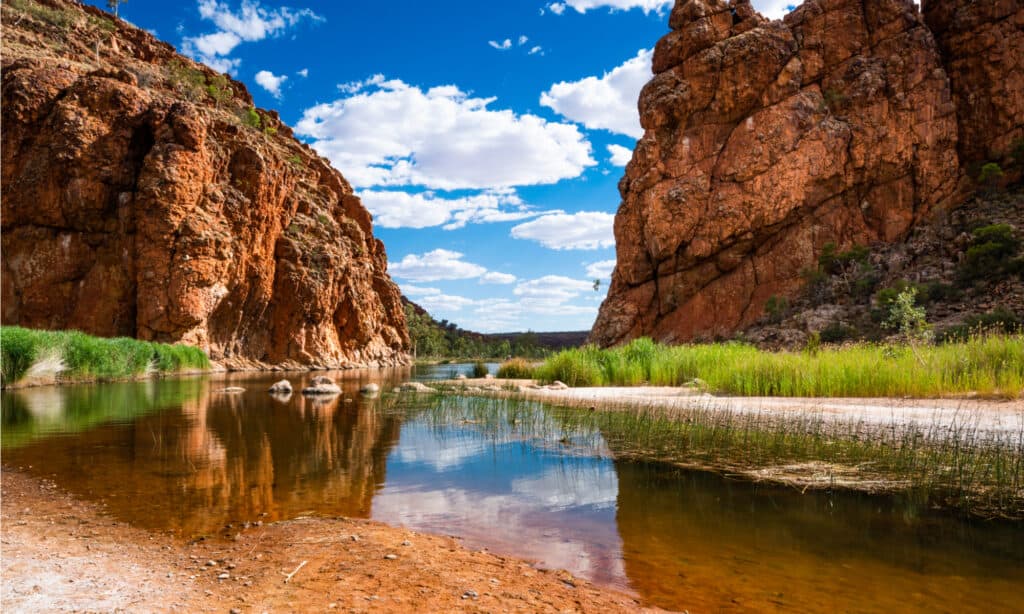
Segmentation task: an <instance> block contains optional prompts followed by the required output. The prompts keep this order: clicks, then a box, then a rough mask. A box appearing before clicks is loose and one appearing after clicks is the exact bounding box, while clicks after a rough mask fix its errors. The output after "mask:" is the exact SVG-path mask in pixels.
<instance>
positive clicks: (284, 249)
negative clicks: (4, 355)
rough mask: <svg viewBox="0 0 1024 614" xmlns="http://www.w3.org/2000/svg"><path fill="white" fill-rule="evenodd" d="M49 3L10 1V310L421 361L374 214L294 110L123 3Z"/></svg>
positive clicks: (52, 323) (50, 319) (31, 322)
mask: <svg viewBox="0 0 1024 614" xmlns="http://www.w3.org/2000/svg"><path fill="white" fill-rule="evenodd" d="M34 6H37V7H38V6H44V7H49V8H48V10H49V11H50V12H45V11H38V10H37V11H34V12H22V11H20V10H17V9H15V8H12V7H11V6H10V5H9V3H4V4H3V90H2V96H3V97H2V105H3V109H2V119H3V135H2V146H3V152H2V182H3V220H2V221H3V237H2V239H3V271H2V273H3V278H2V291H3V295H2V301H3V306H2V316H3V323H4V324H20V325H23V326H29V327H37V328H51V329H69V328H73V329H79V330H83V331H86V332H90V333H93V334H97V335H104V336H112V335H129V336H136V337H138V338H141V339H151V340H158V341H166V342H176V341H182V342H187V343H192V344H196V345H198V346H200V347H203V348H206V349H207V350H208V351H209V353H210V355H211V357H212V358H214V359H215V360H219V361H222V362H223V363H225V364H228V365H235V366H254V365H257V364H262V365H268V364H277V365H281V364H283V365H293V366H297V365H324V366H337V367H343V366H353V365H366V364H387V363H393V362H399V361H404V360H405V359H406V354H405V348H406V347H407V345H408V336H407V333H406V328H405V319H404V314H403V311H402V306H401V303H400V294H399V292H398V289H397V287H396V286H395V285H394V283H393V282H392V281H391V279H390V278H389V277H388V274H387V270H386V268H387V259H386V256H385V253H384V246H383V244H382V243H381V242H380V241H379V240H377V239H375V238H374V236H373V232H372V228H371V220H370V215H369V213H368V212H367V211H366V209H364V208H363V206H362V204H361V203H360V202H359V199H358V198H357V197H356V196H354V195H353V192H352V188H351V187H350V186H349V185H348V183H347V182H346V181H345V179H344V178H343V177H342V176H341V175H340V174H339V173H338V172H337V171H336V170H334V169H333V168H331V167H330V166H329V165H328V163H327V162H326V161H325V160H323V159H322V158H320V157H319V156H318V155H316V154H315V153H314V152H313V151H312V150H311V149H309V148H308V147H307V146H305V145H303V144H302V143H300V142H298V141H296V140H295V139H294V138H292V135H291V131H290V130H289V129H288V127H287V126H285V125H283V124H282V123H281V122H280V120H279V119H278V117H277V115H276V113H274V112H266V111H262V110H254V109H252V99H251V97H250V96H249V94H248V93H247V92H246V91H245V88H244V87H243V86H242V85H241V84H240V83H237V82H234V81H231V80H230V79H225V78H223V77H218V75H217V74H216V73H215V72H214V71H212V70H210V69H209V68H206V67H205V66H201V65H198V64H195V63H193V62H191V61H190V60H188V59H186V58H183V57H181V56H179V55H177V54H176V53H175V52H174V50H173V48H172V47H170V46H169V45H167V44H165V43H161V42H159V41H157V40H155V39H154V38H153V37H151V36H150V35H148V34H146V33H144V32H142V31H141V30H138V29H136V28H133V27H131V26H129V25H127V24H125V23H124V22H121V21H116V20H113V19H111V18H110V17H109V16H108V15H106V14H105V13H102V12H100V11H98V10H95V9H92V8H90V7H82V6H80V5H78V4H74V3H66V2H56V1H49V2H40V3H35V5H34ZM216 99H219V100H216ZM255 118H258V124H259V126H258V127H256V126H255V124H256V123H257V120H256V119H255Z"/></svg>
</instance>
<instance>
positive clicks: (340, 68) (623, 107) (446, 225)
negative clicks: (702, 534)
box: [93, 0, 787, 332]
mask: <svg viewBox="0 0 1024 614" xmlns="http://www.w3.org/2000/svg"><path fill="white" fill-rule="evenodd" d="M93 4H96V5H99V6H103V5H105V2H103V1H99V2H93ZM786 4H787V3H786V2H779V1H778V0H763V1H761V2H757V1H755V2H754V5H755V6H756V7H758V8H759V9H760V10H761V11H762V12H764V14H765V15H767V16H769V17H779V16H781V15H782V14H783V13H784V12H785V10H786ZM670 8H671V1H665V0H566V1H564V2H542V1H532V0H515V1H512V2H481V1H479V0H476V1H450V2H423V1H422V0H418V1H405V0H392V1H390V2H323V1H321V2H316V1H306V2H303V1H302V0H296V1H295V2H289V3H278V2H271V1H255V0H224V1H218V0H186V1H184V2H180V3H151V2H143V1H136V2H129V3H127V4H125V5H123V6H122V7H121V16H122V17H124V18H125V19H127V20H128V21H130V22H132V23H134V24H136V25H137V26H139V27H142V28H145V29H147V30H150V31H151V32H153V33H154V34H156V35H157V36H158V37H159V38H161V39H163V40H165V41H167V42H170V43H171V44H173V45H175V46H176V47H177V48H178V49H179V51H182V52H183V53H185V54H187V55H190V56H191V57H193V58H195V59H196V60H199V61H203V62H205V63H207V64H208V65H210V66H212V67H214V68H216V69H218V70H221V71H226V72H229V73H230V74H231V75H232V76H234V77H235V78H236V79H238V80H240V81H242V82H244V83H245V84H246V85H247V86H248V87H249V90H250V91H251V92H252V94H253V97H254V99H255V101H256V104H257V106H260V107H263V108H268V109H276V110H277V111H278V112H279V113H280V114H281V118H282V119H283V120H284V121H285V122H286V123H287V124H289V125H290V126H292V127H293V128H295V130H296V133H297V135H298V136H299V138H301V139H303V140H304V141H306V142H307V143H309V144H311V145H312V146H313V147H314V148H316V149H317V150H318V151H319V152H320V153H321V154H322V155H324V156H326V157H327V158H328V159H330V160H331V162H332V163H333V164H334V166H335V167H336V168H338V169H339V170H340V171H341V172H342V174H343V175H344V176H345V177H346V178H347V179H348V180H349V182H350V183H352V184H353V187H354V188H355V190H356V192H357V193H358V194H359V195H360V196H361V197H362V198H363V202H364V204H365V205H366V206H367V208H369V209H370V211H371V213H373V214H374V232H375V234H376V235H377V236H378V237H379V238H381V239H382V240H383V241H384V244H385V246H386V247H387V252H388V260H389V270H390V272H391V275H392V277H393V278H394V279H395V281H397V282H398V283H399V285H400V286H401V288H402V289H403V291H404V292H405V294H406V295H407V296H409V297H410V298H411V299H412V300H414V301H416V302H417V303H419V304H420V305H422V306H423V307H425V308H426V309H427V310H428V311H430V313H431V314H432V315H434V317H436V318H438V319H442V318H443V319H447V320H450V321H453V322H456V323H457V324H459V325H460V326H462V327H463V328H467V329H470V330H478V331H482V332H498V331H516V330H527V329H530V330H535V331H549V330H583V329H589V328H590V326H591V324H592V323H593V320H594V317H595V316H596V315H597V308H598V306H599V305H600V301H601V300H602V299H603V298H604V296H605V292H606V290H607V288H608V284H609V281H610V275H611V269H612V266H613V265H614V260H615V249H614V237H613V235H612V220H613V217H614V213H615V210H616V208H617V207H618V204H619V194H618V188H617V184H618V181H619V178H620V177H621V176H622V172H623V167H624V165H625V163H626V162H627V161H628V160H629V157H630V156H631V154H632V149H633V146H634V144H635V143H636V139H637V138H638V137H639V136H640V135H641V134H642V132H641V129H640V126H639V119H638V117H637V111H636V99H637V95H638V94H639V90H640V88H641V87H642V86H643V84H644V83H646V81H647V80H648V79H649V78H650V76H651V73H650V53H651V49H652V48H653V46H654V43H655V42H657V40H658V39H659V38H660V37H661V36H662V35H664V34H665V33H666V32H667V30H668V26H667V23H668V10H669V9H670ZM595 279H600V280H601V283H600V287H599V290H598V291H595V290H594V289H593V282H594V280H595Z"/></svg>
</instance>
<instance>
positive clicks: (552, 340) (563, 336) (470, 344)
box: [402, 296, 589, 358]
mask: <svg viewBox="0 0 1024 614" xmlns="http://www.w3.org/2000/svg"><path fill="white" fill-rule="evenodd" d="M402 305H403V306H404V308H405V319H406V322H407V323H408V326H409V337H410V338H411V339H412V345H413V351H414V352H415V354H416V355H417V356H418V357H420V358H424V357H434V358H453V357H459V358H506V357H508V356H522V357H527V358H539V357H542V356H546V355H547V354H550V353H552V352H556V351H558V350H563V349H565V348H569V347H577V346H580V345H583V344H584V343H585V342H586V340H587V335H588V334H589V331H585V330H581V331H571V332H554V333H535V332H533V331H525V332H512V333H493V334H484V333H478V332H474V331H470V330H464V329H462V328H459V327H458V326H457V325H456V324H455V323H454V322H449V321H448V320H440V321H438V320H435V319H434V318H433V316H431V315H430V313H428V312H427V310H426V309H424V308H423V307H421V306H419V305H417V304H416V303H414V302H412V301H410V300H409V299H408V298H406V297H405V296H403V297H402Z"/></svg>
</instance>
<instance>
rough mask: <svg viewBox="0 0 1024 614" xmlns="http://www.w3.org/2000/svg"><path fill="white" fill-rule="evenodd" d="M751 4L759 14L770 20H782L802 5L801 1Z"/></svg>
mask: <svg viewBox="0 0 1024 614" xmlns="http://www.w3.org/2000/svg"><path fill="white" fill-rule="evenodd" d="M751 4H753V5H754V9H755V10H757V12H758V13H761V14H762V15H764V16H765V17H767V18H768V19H782V18H783V17H784V16H785V15H786V13H788V12H790V11H791V10H793V7H795V6H796V5H798V4H800V2H799V0H754V1H753V2H752V3H751Z"/></svg>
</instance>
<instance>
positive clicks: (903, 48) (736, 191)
mask: <svg viewBox="0 0 1024 614" xmlns="http://www.w3.org/2000/svg"><path fill="white" fill-rule="evenodd" d="M939 4H947V5H955V6H949V7H947V9H944V10H941V11H940V10H935V11H930V12H929V21H930V22H934V23H939V22H942V23H944V24H945V25H944V29H943V31H942V32H943V33H942V34H940V38H939V41H940V42H937V41H936V36H935V35H934V34H933V32H932V29H930V28H929V26H928V25H926V24H925V19H924V17H923V16H922V15H921V14H920V13H919V11H918V10H917V8H916V7H915V6H914V4H913V3H912V2H910V0H808V1H807V2H805V3H804V4H803V5H802V6H800V7H798V8H797V9H796V10H794V11H792V12H791V13H790V14H788V15H787V16H786V18H785V19H784V20H781V21H768V20H766V19H764V18H763V17H762V16H760V15H759V14H758V13H757V12H756V11H754V10H753V9H752V8H751V6H750V3H749V2H748V1H747V0H738V1H734V2H731V3H730V2H726V1H725V0H686V1H684V0H677V3H676V6H675V8H674V9H673V11H672V13H671V17H670V27H671V29H672V31H671V32H670V33H669V34H667V35H666V36H665V37H664V38H662V39H661V40H660V41H659V42H658V44H657V46H656V48H655V53H654V60H653V68H654V73H655V75H654V78H653V79H652V80H651V82H650V83H648V85H647V86H646V87H645V88H644V90H643V92H642V93H641V96H640V101H639V108H640V119H641V123H642V125H643V127H644V129H645V134H644V136H643V138H642V139H641V140H640V141H639V142H638V143H637V147H636V150H635V152H634V154H633V159H632V161H631V162H630V164H629V165H628V166H627V167H626V174H625V177H624V178H623V179H622V181H621V182H620V184H619V189H620V192H621V194H622V204H621V205H620V208H619V211H618V214H617V215H616V219H615V236H616V245H617V252H618V253H617V259H618V261H617V266H616V270H615V273H614V275H613V277H612V285H611V288H610V290H609V295H608V298H607V299H606V300H605V302H604V304H603V305H602V307H601V311H600V314H599V315H598V319H597V322H596V323H595V325H594V329H593V331H592V334H591V339H592V340H593V341H595V342H597V343H599V344H602V345H610V344H615V343H619V342H622V341H626V340H628V339H631V338H634V337H638V336H642V335H647V336H652V337H654V338H656V339H659V340H663V341H668V342H673V341H675V342H680V341H685V340H689V339H693V338H711V337H715V336H718V335H727V334H730V333H731V332H733V331H735V330H737V329H738V328H741V327H743V326H745V325H748V324H751V323H752V322H754V321H755V320H757V319H758V318H759V317H760V316H762V315H763V313H764V305H765V303H766V302H767V300H768V299H769V298H770V297H771V296H773V295H780V296H786V295H793V294H794V293H796V292H797V290H798V289H799V288H800V287H801V286H802V285H803V279H802V277H801V272H802V271H804V270H805V269H807V268H809V267H813V266H814V265H815V263H816V259H817V256H818V255H819V254H820V252H821V249H822V247H823V246H824V245H825V244H826V243H829V242H834V243H836V244H837V245H838V246H839V247H840V248H843V247H847V246H850V245H853V244H862V245H866V244H870V243H872V242H879V241H881V242H894V241H900V240H902V239H904V238H905V237H906V236H907V235H908V233H909V231H910V230H911V229H912V228H913V227H914V226H915V224H917V223H919V222H920V221H922V220H924V219H926V218H928V216H929V215H931V214H932V213H933V212H934V211H937V210H939V209H945V208H948V207H951V206H954V205H956V204H958V203H959V202H962V201H963V199H964V189H963V183H964V181H963V180H964V170H963V169H964V168H966V166H968V165H969V164H970V163H972V162H974V161H976V160H977V159H979V158H985V157H989V156H986V155H985V154H986V151H987V150H986V148H989V149H991V148H993V147H994V148H996V149H999V148H1004V149H1005V146H1006V144H1001V143H1002V141H1003V140H1005V141H1007V143H1009V142H1010V141H1012V139H1013V138H1015V136H1020V134H1019V133H1020V132H1021V127H1020V124H1021V121H1022V117H1024V104H1021V100H1020V99H1021V95H1020V89H1019V88H1020V87H1021V82H1022V80H1024V79H1022V75H1021V74H1020V62H1021V61H1022V60H1021V57H1022V55H1021V54H1016V55H1015V56H1014V50H1015V49H1017V48H1018V46H1019V45H1021V44H1022V41H1024V36H1022V32H1021V23H1024V22H1022V18H1021V5H1020V2H1018V1H1014V0H1005V1H1004V0H1000V1H999V2H992V3H976V2H969V1H968V0H957V1H954V2H949V3H939ZM990 4H991V5H993V6H991V7H989V5H990ZM980 5H985V7H988V8H978V7H979V6H980ZM933 27H935V26H934V25H933ZM997 37H999V38H1001V39H1002V40H997ZM940 43H941V44H940ZM943 50H946V52H947V53H948V54H950V55H948V56H944V54H943ZM960 54H972V55H973V56H974V57H973V59H971V60H970V61H966V60H965V61H960V60H959V59H957V58H959V57H960ZM1010 56H1013V57H1010ZM979 62H980V63H987V67H988V69H989V70H987V71H985V72H984V73H979V74H976V68H975V66H974V64H976V63H979ZM947 70H951V71H952V74H953V79H952V84H953V85H952V87H951V79H950V76H949V73H948V72H947ZM999 71H1003V73H1004V79H1003V80H1002V81H1000V80H998V79H996V78H995V74H996V73H998V72H999ZM972 90H974V91H982V92H984V94H980V93H979V94H978V96H987V97H1001V98H1002V99H1001V100H1000V101H999V102H995V103H992V104H991V105H990V106H989V107H985V108H976V107H971V108H970V110H969V111H968V112H966V113H965V112H964V108H965V107H970V104H969V100H971V99H972V98H971V94H970V92H971V91H972ZM958 105H959V107H958ZM958 108H959V109H960V111H961V112H960V114H959V116H958ZM997 134H998V135H1000V136H999V139H1001V140H996V139H994V135H997ZM1004 135H1005V138H1004ZM961 140H962V143H963V147H962V150H961V152H960V154H959V155H958V143H959V142H961ZM1000 151H1002V150H1000ZM961 155H962V156H964V157H963V158H961Z"/></svg>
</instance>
